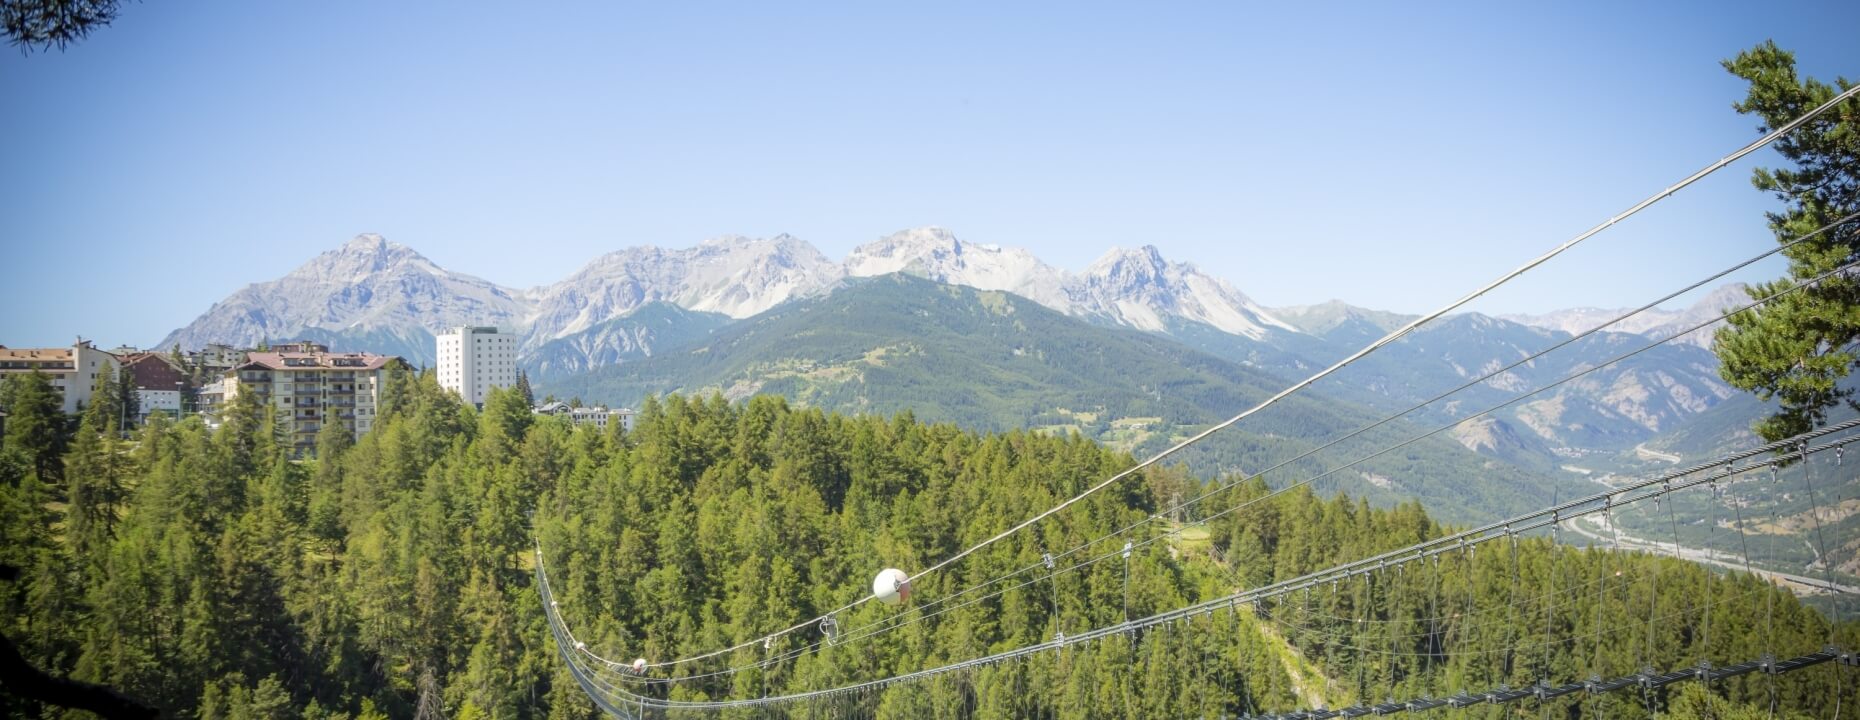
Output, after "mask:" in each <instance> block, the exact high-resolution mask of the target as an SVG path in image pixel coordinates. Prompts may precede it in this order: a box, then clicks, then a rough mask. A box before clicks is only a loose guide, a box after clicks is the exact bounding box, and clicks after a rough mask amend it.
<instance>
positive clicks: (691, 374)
mask: <svg viewBox="0 0 1860 720" xmlns="http://www.w3.org/2000/svg"><path fill="white" fill-rule="evenodd" d="M1284 385H1285V382H1284V381H1283V380H1281V379H1280V378H1277V377H1274V376H1272V375H1268V374H1265V373H1263V372H1260V371H1258V370H1251V369H1247V368H1244V367H1242V366H1239V365H1236V364H1234V363H1230V362H1226V361H1223V360H1220V359H1218V358H1215V357H1213V356H1210V355H1207V354H1204V353H1201V352H1197V351H1195V350H1192V349H1190V348H1188V347H1186V346H1183V345H1180V344H1178V343H1175V342H1172V341H1170V340H1167V339H1165V338H1162V337H1159V336H1156V335H1153V334H1148V333H1140V332H1133V331H1129V330H1121V329H1114V328H1106V327H1102V326H1095V325H1092V324H1090V323H1086V322H1082V321H1080V320H1078V319H1074V318H1068V317H1066V316H1064V315H1062V314H1060V313H1058V312H1056V311H1053V310H1050V309H1048V308H1046V307H1043V306H1042V305H1040V304H1039V303H1036V302H1033V301H1031V300H1029V299H1026V298H1022V297H1019V296H1016V295H1012V294H1009V293H1002V292H989V291H981V290H975V289H972V288H964V287H955V286H949V285H941V284H937V283H932V282H929V281H926V280H921V279H917V278H912V277H908V276H902V275H888V276H882V277H877V278H871V279H863V280H848V281H846V283H845V284H844V285H843V286H842V287H841V288H839V289H838V290H837V291H835V292H833V293H831V294H829V295H826V296H824V297H817V298H812V299H808V300H804V301H799V302H794V303H789V304H787V305H783V306H780V307H777V308H775V309H773V310H771V311H769V312H767V313H764V314H762V315H758V316H756V317H753V318H749V319H747V320H743V321H739V322H737V323H735V324H733V325H731V326H729V327H726V328H724V329H722V330H720V331H718V332H717V333H715V334H714V335H713V336H712V337H711V338H710V339H709V341H708V342H705V343H702V344H699V345H696V346H692V347H689V348H686V349H684V350H681V351H679V352H677V353H672V354H656V355H654V356H653V357H650V358H646V359H643V360H638V361H635V362H629V363H625V364H621V365H617V366H608V367H603V368H600V369H598V370H596V371H594V372H591V373H586V374H583V375H580V376H574V377H568V378H562V379H560V380H556V381H552V382H549V383H545V384H543V385H542V386H541V387H540V388H539V390H542V391H547V392H550V393H553V394H555V395H558V396H571V395H572V396H580V397H582V398H584V399H586V400H590V401H598V402H608V403H615V404H636V403H638V402H639V401H640V399H641V398H643V397H644V396H646V395H649V394H657V393H667V392H684V393H708V392H712V391H716V392H722V393H724V394H725V395H726V396H727V397H731V398H743V397H747V396H749V395H752V394H757V393H769V394H779V395H783V396H786V397H788V398H790V399H792V400H795V401H798V402H802V403H806V404H810V405H816V406H821V407H827V408H832V409H839V410H856V411H862V412H880V413H891V412H898V411H903V410H907V409H908V410H910V411H912V412H913V413H914V414H915V415H916V416H917V417H918V418H920V419H925V420H931V421H949V422H955V423H958V424H960V425H963V426H965V427H972V428H982V429H1008V428H1016V427H1028V426H1033V427H1046V428H1052V429H1057V430H1078V431H1080V432H1083V433H1084V434H1086V435H1087V436H1090V437H1094V438H1098V439H1101V440H1104V441H1107V442H1110V443H1112V444H1114V445H1118V446H1120V447H1126V448H1129V449H1132V450H1135V451H1137V452H1140V453H1141V452H1152V451H1154V450H1157V449H1160V448H1161V447H1163V446H1165V445H1166V444H1168V443H1170V442H1173V441H1174V440H1176V439H1178V438H1180V437H1181V436H1182V435H1183V434H1184V433H1186V432H1189V431H1191V430H1192V429H1194V428H1197V427H1205V426H1206V425H1207V424H1209V423H1212V422H1215V421H1217V420H1219V419H1223V418H1225V417H1226V416H1228V415H1230V414H1232V413H1234V412H1238V411H1239V410H1241V409H1244V408H1246V407H1248V406H1249V405H1251V404H1253V403H1255V402H1257V401H1259V400H1260V399H1263V398H1264V397H1266V396H1267V395H1268V394H1269V393H1272V392H1274V391H1276V390H1278V389H1281V388H1283V387H1284ZM1371 419H1372V417H1371V415H1370V414H1369V413H1368V411H1366V410H1364V409H1361V408H1359V407H1356V406H1353V405H1350V404H1347V403H1340V402H1337V401H1336V400H1335V399H1332V398H1324V397H1319V396H1315V395H1311V394H1300V395H1296V396H1293V398H1291V399H1290V400H1288V401H1287V402H1285V403H1282V404H1280V405H1278V406H1275V407H1274V408H1272V409H1270V410H1268V411H1266V412H1264V413H1261V414H1260V415H1259V416H1256V417H1255V418H1252V419H1249V421H1248V422H1247V423H1245V424H1244V426H1243V427H1239V428H1233V429H1230V430H1229V431H1225V432H1223V433H1221V434H1219V435H1217V436H1216V438H1217V439H1215V440H1211V441H1210V442H1208V443H1206V444H1205V446H1201V447H1198V449H1197V450H1196V451H1195V452H1194V453H1190V454H1187V455H1185V456H1184V458H1183V459H1184V460H1185V461H1189V462H1192V463H1194V464H1196V465H1197V466H1198V467H1199V468H1201V469H1207V470H1216V469H1218V470H1226V471H1232V470H1257V469H1260V468H1263V467H1265V466H1266V465H1268V464H1270V463H1271V462H1273V461H1275V460H1280V459H1285V458H1288V457H1290V456H1292V455H1295V454H1296V453H1297V451H1298V450H1300V449H1302V448H1305V447H1308V446H1309V445H1310V444H1311V443H1312V442H1314V441H1316V440H1318V439H1321V438H1328V437H1333V436H1335V435H1340V434H1342V433H1345V432H1348V431H1349V430H1352V429H1355V428H1356V427H1358V426H1360V425H1364V424H1367V423H1368V422H1369V421H1370V420H1371ZM1412 430H1413V428H1412V427H1410V426H1406V425H1402V424H1399V423H1398V424H1395V425H1391V426H1389V427H1387V428H1385V429H1384V431H1382V432H1377V433H1372V434H1370V435H1368V436H1365V438H1364V439H1363V440H1362V442H1360V443H1351V444H1349V445H1348V446H1343V447H1340V448H1339V449H1338V450H1336V451H1334V452H1333V453H1331V454H1328V455H1326V456H1325V458H1326V459H1327V462H1329V463H1336V462H1339V461H1340V460H1341V459H1343V458H1346V457H1348V458H1351V459H1353V458H1354V455H1353V454H1352V453H1354V452H1360V451H1362V450H1363V449H1365V448H1367V447H1369V446H1370V444H1371V443H1383V444H1387V443H1391V442H1393V441H1395V440H1397V439H1399V438H1398V437H1397V436H1398V435H1401V434H1402V433H1405V432H1411V431H1412ZM1324 467H1328V466H1327V465H1324V464H1320V463H1318V462H1307V463H1305V464H1303V465H1302V466H1300V467H1299V468H1298V470H1299V471H1302V472H1304V473H1306V474H1307V475H1308V474H1311V473H1315V472H1316V471H1317V470H1318V469H1320V468H1324ZM1293 476H1294V475H1293V474H1291V473H1287V474H1285V476H1284V477H1282V478H1279V479H1281V480H1283V479H1288V478H1291V477H1293ZM1550 483H1551V481H1549V480H1547V479H1546V478H1544V477H1543V476H1541V475H1537V474H1533V473H1530V472H1527V471H1522V470H1518V469H1516V468H1513V467H1509V466H1505V465H1499V464H1494V463H1490V462H1487V461H1485V460H1482V459H1480V458H1479V457H1478V456H1477V455H1475V454H1473V453H1472V452H1469V451H1467V450H1466V449H1464V448H1462V447H1460V446H1459V445H1458V444H1457V443H1455V442H1454V441H1453V440H1451V439H1448V438H1436V439H1434V440H1431V441H1428V442H1424V443H1421V444H1419V445H1417V446H1415V447H1414V448H1413V449H1412V452H1403V453H1395V454H1393V455H1391V456H1390V457H1388V458H1383V459H1379V460H1377V461H1373V462H1371V463H1369V464H1368V465H1366V466H1365V467H1364V468H1363V469H1361V470H1358V471H1351V472H1348V473H1345V474H1342V475H1340V476H1339V479H1338V482H1336V483H1335V484H1327V485H1325V486H1324V487H1327V488H1349V489H1351V490H1352V491H1354V492H1358V493H1360V494H1363V495H1365V496H1368V497H1372V498H1379V499H1383V500H1390V501H1393V500H1396V499H1399V498H1403V497H1409V496H1417V497H1432V498H1438V499H1444V498H1448V497H1452V498H1455V499H1456V503H1455V504H1456V505H1457V506H1459V507H1461V508H1464V509H1465V510H1464V512H1465V513H1466V515H1464V516H1463V517H1468V518H1470V517H1486V516H1489V513H1494V512H1499V511H1502V510H1504V509H1507V508H1515V507H1519V506H1520V505H1519V504H1520V503H1524V502H1528V501H1539V500H1542V499H1544V498H1546V497H1548V496H1549V494H1550V491H1551V489H1550Z"/></svg>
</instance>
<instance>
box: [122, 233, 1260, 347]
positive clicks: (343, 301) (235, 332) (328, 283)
mask: <svg viewBox="0 0 1860 720" xmlns="http://www.w3.org/2000/svg"><path fill="white" fill-rule="evenodd" d="M894 272H903V273H908V274H911V275H916V276H919V277H923V278H926V279H929V280H934V281H936V282H941V283H947V284H951V285H963V286H967V287H974V288H979V289H983V290H1004V291H1007V292H1012V293H1015V294H1017V295H1022V296H1024V297H1027V298H1030V299H1033V300H1034V301H1036V302H1039V303H1040V304H1042V305H1045V306H1047V307H1050V308H1052V309H1054V310H1057V311H1059V312H1061V313H1064V314H1067V315H1072V316H1076V317H1083V318H1090V319H1092V320H1093V321H1095V322H1100V323H1104V324H1111V325H1124V326H1130V327H1135V328H1139V329H1144V330H1151V331H1162V330H1165V329H1167V328H1168V327H1169V325H1170V324H1171V323H1173V322H1178V321H1186V322H1192V323H1199V324H1205V325H1207V326H1209V327H1212V328H1214V329H1217V330H1220V331H1222V332H1226V333H1232V334H1236V335H1239V336H1242V337H1247V338H1252V339H1261V338H1264V337H1265V336H1266V335H1268V334H1269V333H1271V332H1273V331H1278V332H1288V333H1290V332H1296V331H1295V330H1293V329H1292V327H1291V326H1290V325H1287V324H1286V323H1284V322H1282V321H1280V320H1278V319H1277V318H1275V317H1273V316H1272V315H1271V313H1270V312H1268V311H1267V310H1266V309H1265V308H1262V307H1260V306H1259V305H1257V304H1255V303H1254V302H1253V301H1252V300H1250V299H1248V298H1247V297H1246V296H1245V295H1242V294H1241V293H1240V292H1239V291H1237V290H1235V289H1234V288H1233V287H1232V286H1231V285H1228V284H1227V283H1226V282H1224V281H1221V280H1219V279H1217V278H1214V277H1212V276H1210V275H1207V274H1205V273H1203V272H1201V271H1199V270H1197V269H1196V268H1194V266H1192V265H1187V264H1183V263H1171V262H1168V261H1166V260H1164V259H1163V258H1162V256H1161V254H1160V253H1159V252H1158V251H1157V250H1156V248H1154V247H1144V248H1139V249H1134V250H1125V249H1113V250H1112V251H1110V252H1109V253H1107V254H1106V255H1105V256H1104V257H1103V258H1101V259H1100V260H1098V261H1097V262H1095V263H1093V264H1092V265H1091V266H1090V267H1089V268H1087V269H1086V270H1085V271H1084V272H1082V273H1076V274H1074V273H1069V272H1066V271H1064V270H1061V269H1058V268H1055V267H1052V266H1050V265H1047V264H1045V263H1043V262H1041V261H1040V260H1039V259H1038V258H1035V257H1034V256H1033V255H1032V254H1031V253H1028V252H1027V251H1025V250H1020V249H1004V248H1000V247H995V246H990V245H978V244H974V243H967V242H963V241H962V240H960V239H958V238H957V237H956V236H955V235H954V234H952V233H950V232H949V231H947V230H944V229H941V228H921V229H914V230H906V231H903V232H899V233H895V234H892V235H889V236H886V237H883V238H880V239H879V240H877V241H875V242H872V243H869V244H867V245H863V246H860V247H859V248H857V249H855V250H853V252H852V253H851V254H850V255H848V257H847V258H846V260H845V261H844V262H840V263H835V262H833V261H832V260H829V259H828V258H827V257H826V256H825V255H823V254H821V252H820V251H819V250H818V249H816V248H814V246H813V245H810V244H808V243H807V242H806V241H803V240H800V239H797V238H794V237H792V236H789V235H778V236H776V237H774V238H768V239H760V238H748V237H741V236H726V237H720V238H715V239H712V240H707V241H705V242H703V243H700V244H698V245H697V246H695V247H691V248H685V249H679V250H666V249H662V248H657V247H650V246H641V247H632V248H627V249H625V250H620V251H616V252H612V253H608V254H606V255H602V256H600V257H598V258H595V259H594V260H593V261H592V262H590V263H588V264H587V265H585V266H583V267H582V268H581V269H580V270H579V271H577V272H576V273H574V274H573V275H570V276H569V277H567V278H565V279H563V280H562V281H560V282H557V283H554V284H551V285H546V286H541V287H536V288H530V289H527V290H520V289H516V288H509V287H503V286H499V285H496V284H494V283H491V282H488V281H486V280H483V279H480V278H476V277H472V276H469V275H465V274H462V273H455V272H452V271H449V270H445V269H443V268H440V267H439V266H437V265H435V264H434V263H433V262H432V261H430V260H427V259H426V258H425V257H424V256H422V255H420V254H419V253H417V252H414V251H413V250H412V249H410V248H408V247H406V246H403V245H400V244H397V243H391V242H388V241H387V240H385V239H383V238H382V237H380V236H379V235H361V236H358V237H356V238H355V239H354V240H351V241H349V242H348V243H346V244H344V245H343V246H341V247H340V248H337V249H335V250H332V251H329V252H325V253H323V254H321V255H318V256H317V257H315V258H313V259H311V260H310V261H309V262H307V263H305V264H304V265H303V266H301V267H299V268H297V269H296V270H293V271H292V272H291V273H290V274H288V275H286V276H285V277H283V278H280V279H277V280H273V281H269V282H262V283H256V284H253V285H248V286H246V287H245V288H243V289H241V290H239V291H238V292H236V293H234V294H233V295H232V296H231V297H228V298H227V299H225V300H223V301H221V302H219V303H216V304H215V305H214V306H213V307H212V308H210V309H208V310H207V312H206V313H204V314H202V315H201V316H200V317H199V318H196V319H195V320H194V321H193V322H191V323H189V324H188V325H187V326H185V327H183V328H180V329H178V330H175V331H174V332H172V333H170V334H169V335H168V336H167V337H165V338H163V339H162V341H161V342H160V343H159V347H170V346H172V345H174V344H176V343H179V344H180V345H182V346H184V347H190V348H191V347H197V346H201V345H204V344H206V343H209V342H223V343H229V344H234V345H250V344H254V343H257V342H259V341H262V340H276V339H280V338H295V337H311V338H313V339H329V340H331V341H333V342H336V343H337V344H343V345H356V346H366V347H370V348H372V349H376V350H377V351H379V352H392V353H394V354H398V355H402V356H404V357H406V358H408V359H409V360H411V361H413V362H416V363H430V362H431V361H432V357H433V349H432V336H433V333H435V332H438V331H442V330H444V329H446V328H448V327H452V326H456V325H464V324H475V325H497V326H500V327H503V328H505V329H507V330H514V331H516V332H517V333H519V334H521V335H522V336H523V338H524V339H523V343H522V349H523V350H524V351H526V353H527V351H535V350H538V349H540V348H542V347H543V346H545V345H548V344H550V343H554V342H557V341H561V340H564V339H568V338H571V337H572V336H576V335H579V334H583V333H587V332H589V331H590V330H591V329H594V328H595V327H596V326H598V325H601V324H602V323H606V322H608V321H610V320H613V319H616V318H620V317H623V316H626V315H628V314H630V313H632V312H634V311H636V310H638V309H640V308H642V307H644V306H647V305H650V304H653V303H667V304H670V305H675V306H677V307H680V308H683V309H685V310H689V311H694V312H704V313H713V314H717V315H722V316H726V317H729V318H732V319H742V318H746V317H749V316H752V315H755V314H757V313H760V312H763V311H766V310H768V309H770V308H773V307H775V306H776V305H779V304H781V303H783V302H786V301H788V300H792V299H797V298H804V297H809V296H811V295H815V294H818V293H822V292H827V291H830V290H831V289H832V288H834V287H835V286H836V283H838V282H839V281H840V280H841V279H842V278H846V277H870V276H875V275H884V274H889V273H894ZM344 340H347V342H343V341H344ZM568 346H570V347H575V348H578V349H579V352H581V353H583V354H585V355H586V357H585V358H584V359H582V360H581V361H577V362H566V363H561V362H558V363H556V364H555V365H553V366H552V368H550V369H554V368H563V369H567V370H571V371H572V370H576V369H586V368H588V367H594V366H598V365H599V364H601V359H602V358H605V357H614V358H619V357H624V356H626V355H627V354H628V353H630V352H633V351H634V349H635V348H634V347H632V346H629V345H627V344H626V341H622V340H621V339H620V338H619V336H617V335H613V334H611V333H606V334H604V336H601V337H584V338H579V339H576V340H573V341H571V342H570V343H568ZM557 347H558V348H559V347H562V345H557Z"/></svg>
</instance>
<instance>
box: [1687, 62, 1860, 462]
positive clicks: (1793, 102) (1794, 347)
mask: <svg viewBox="0 0 1860 720" xmlns="http://www.w3.org/2000/svg"><path fill="white" fill-rule="evenodd" d="M1724 67H1725V69H1727V70H1729V71H1730V72H1731V73H1732V74H1733V75H1736V76H1738V77H1740V78H1743V79H1744V80H1746V81H1748V82H1749V83H1750V91H1749V95H1748V96H1747V97H1746V98H1745V99H1744V101H1743V102H1740V103H1738V104H1737V105H1736V106H1735V107H1736V108H1737V111H1738V112H1741V113H1745V114H1750V115H1756V116H1757V117H1758V118H1759V119H1760V120H1761V121H1762V126H1763V129H1765V130H1767V129H1768V128H1774V127H1779V126H1781V125H1783V124H1786V123H1788V122H1789V121H1791V120H1793V119H1795V118H1796V117H1797V116H1799V115H1800V114H1802V113H1803V112H1806V111H1807V110H1808V109H1810V108H1813V107H1816V106H1819V105H1821V104H1823V103H1825V102H1827V101H1828V100H1831V99H1833V97H1834V96H1835V94H1836V93H1838V92H1840V91H1842V90H1846V89H1847V88H1849V87H1851V86H1852V84H1851V83H1850V82H1848V81H1847V80H1846V79H1844V78H1841V79H1837V80H1836V83H1837V85H1838V86H1839V88H1838V89H1837V88H1836V87H1833V86H1829V85H1828V84H1826V83H1822V82H1818V81H1816V80H1814V79H1812V78H1798V77H1797V76H1796V71H1795V55H1794V54H1793V53H1790V52H1788V51H1786V50H1783V49H1781V48H1778V47H1777V46H1776V43H1775V42H1773V41H1770V42H1765V43H1763V44H1762V45H1758V46H1757V47H1754V48H1751V49H1750V50H1746V51H1744V52H1742V53H1739V54H1738V56H1737V57H1735V58H1732V59H1730V60H1727V61H1725V63H1724ZM1774 147H1775V149H1776V151H1777V153H1778V154H1780V155H1782V156H1783V158H1784V159H1786V160H1788V161H1789V162H1790V163H1792V164H1793V165H1794V167H1791V168H1776V169H1772V168H1758V169H1757V170H1756V171H1755V172H1754V173H1753V175H1752V178H1751V180H1752V183H1753V184H1754V185H1755V186H1756V187H1757V189H1758V190H1762V191H1765V192H1770V193H1773V194H1775V195H1776V197H1777V199H1779V200H1781V201H1782V202H1783V204H1784V209H1783V211H1782V212H1773V213H1769V224H1770V230H1771V231H1772V232H1774V233H1775V235H1776V239H1777V241H1778V242H1788V241H1792V240H1795V239H1797V238H1800V237H1803V236H1806V235H1808V234H1809V233H1811V232H1814V231H1815V230H1816V229H1818V228H1821V227H1822V226H1825V225H1828V224H1830V223H1833V222H1834V221H1836V220H1837V219H1840V218H1844V217H1846V216H1848V215H1851V214H1853V213H1856V212H1860V99H1849V100H1847V101H1846V102H1844V103H1842V104H1841V106H1840V107H1837V108H1834V109H1832V110H1830V111H1829V112H1827V113H1824V114H1823V115H1821V116H1820V117H1818V118H1816V119H1815V120H1812V121H1810V122H1809V123H1807V124H1805V125H1803V126H1802V127H1801V128H1798V129H1797V130H1796V131H1795V132H1793V133H1791V134H1790V135H1788V136H1786V137H1784V138H1783V139H1781V140H1778V141H1777V142H1776V144H1775V145H1774ZM1783 254H1784V255H1785V256H1787V257H1788V259H1789V268H1788V275H1787V276H1786V277H1784V278H1781V279H1778V280H1775V281H1771V282H1767V283H1757V284H1755V285H1752V286H1751V287H1750V288H1749V292H1750V295H1751V297H1752V298H1753V299H1754V298H1763V297H1768V296H1770V295H1774V294H1777V293H1780V292H1782V291H1784V290H1787V289H1789V288H1790V287H1793V286H1794V285H1796V284H1797V283H1801V282H1804V281H1807V280H1809V279H1811V278H1814V277H1817V276H1819V275H1822V274H1824V273H1827V272H1830V271H1832V270H1834V269H1835V268H1838V267H1840V266H1841V265H1843V264H1846V263H1848V262H1852V261H1853V260H1854V259H1855V258H1856V257H1860V223H1854V222H1849V223H1845V224H1843V225H1840V226H1838V227H1835V228H1833V229H1831V230H1828V231H1827V232H1825V233H1824V234H1822V235H1820V236H1818V237H1816V238H1815V239H1813V240H1810V241H1807V242H1804V243H1802V244H1800V245H1797V246H1795V247H1792V248H1790V249H1788V250H1785V251H1783ZM1855 340H1860V278H1856V277H1854V275H1853V274H1852V273H1840V274H1836V275H1834V276H1832V277H1829V278H1827V279H1825V280H1822V281H1820V282H1819V283H1817V284H1815V285H1812V286H1809V287H1805V288H1802V289H1800V290H1797V291H1795V292H1793V293H1790V294H1789V295H1786V296H1783V297H1781V298H1779V299H1777V300H1775V301H1772V302H1770V303H1769V304H1767V305H1765V306H1763V307H1761V308H1757V309H1753V310H1750V311H1747V312H1742V313H1738V314H1737V315H1734V316H1732V317H1731V318H1730V323H1729V324H1728V325H1727V326H1726V327H1724V328H1721V329H1719V330H1718V332H1717V336H1716V343H1715V349H1716V351H1717V353H1718V358H1719V360H1721V361H1722V363H1723V364H1722V365H1721V366H1720V368H1719V373H1720V374H1721V375H1723V376H1724V379H1725V380H1726V381H1728V382H1730V383H1731V384H1732V385H1735V386H1737V387H1739V388H1743V389H1745V390H1750V391H1753V392H1755V393H1757V395H1758V396H1760V397H1762V398H1763V399H1765V400H1770V399H1774V400H1776V401H1777V402H1778V403H1779V404H1780V405H1781V408H1780V409H1779V410H1778V411H1777V412H1776V413H1775V414H1774V415H1772V416H1771V417H1768V418H1765V419H1764V420H1763V421H1761V422H1759V423H1758V424H1757V427H1756V430H1757V432H1758V433H1759V434H1761V435H1762V436H1763V437H1764V438H1765V439H1768V440H1780V439H1782V438H1786V437H1790V436H1793V435H1797V434H1800V433H1803V432H1806V431H1808V430H1810V429H1812V428H1814V427H1816V426H1818V425H1821V424H1822V423H1824V422H1826V420H1827V413H1828V410H1829V409H1831V408H1834V407H1836V406H1838V405H1839V404H1841V403H1842V402H1843V401H1847V402H1849V403H1850V404H1852V398H1853V390H1852V389H1851V388H1843V387H1842V386H1841V385H1840V380H1841V379H1842V378H1845V377H1847V375H1848V373H1850V372H1852V371H1853V369H1854V367H1855V366H1856V365H1860V351H1856V349H1855V347H1854V341H1855ZM1857 407H1860V406H1857Z"/></svg>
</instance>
